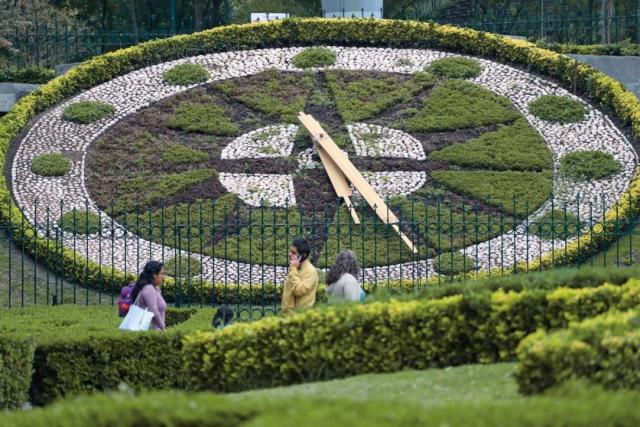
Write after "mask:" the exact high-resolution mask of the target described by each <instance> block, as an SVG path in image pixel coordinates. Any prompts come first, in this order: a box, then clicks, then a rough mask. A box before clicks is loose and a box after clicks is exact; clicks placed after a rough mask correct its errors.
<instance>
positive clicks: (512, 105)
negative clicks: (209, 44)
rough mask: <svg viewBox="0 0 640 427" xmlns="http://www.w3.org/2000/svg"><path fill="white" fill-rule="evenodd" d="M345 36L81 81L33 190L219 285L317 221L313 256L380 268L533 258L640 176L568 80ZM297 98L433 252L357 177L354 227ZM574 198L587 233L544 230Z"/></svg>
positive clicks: (258, 267)
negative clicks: (543, 222)
mask: <svg viewBox="0 0 640 427" xmlns="http://www.w3.org/2000/svg"><path fill="white" fill-rule="evenodd" d="M328 51H329V55H328V56H329V57H330V61H331V62H329V63H326V64H312V65H322V66H315V67H311V68H306V69H302V68H300V67H301V66H300V61H299V58H300V57H301V55H303V56H304V53H305V51H304V49H301V48H291V49H270V50H259V51H247V52H231V53H224V54H212V55H207V56H202V57H197V58H188V59H185V60H180V61H175V62H172V63H166V64H161V65H158V66H153V67H150V68H147V69H144V70H140V71H136V72H133V73H131V74H129V75H126V76H123V77H120V78H118V79H115V80H113V81H111V82H107V83H105V84H103V85H100V86H98V87H96V88H94V89H92V90H89V91H87V92H85V93H83V94H80V95H79V96H78V97H77V98H74V99H71V100H69V101H67V102H66V103H64V104H62V105H60V106H59V107H57V108H56V109H53V110H51V111H49V112H47V113H46V114H45V115H43V116H42V117H41V118H40V119H39V121H38V122H37V123H36V124H35V125H34V127H33V129H32V130H31V132H30V133H29V134H28V135H27V136H26V137H24V138H23V140H22V141H21V144H20V147H19V149H18V152H17V154H16V157H15V160H14V167H13V171H14V178H16V179H14V184H13V185H14V193H15V194H16V199H17V200H18V202H19V203H20V204H21V207H22V208H23V209H24V211H25V213H26V214H27V216H28V218H30V219H31V220H32V221H33V222H38V224H40V225H41V224H43V223H44V220H45V216H44V215H45V212H47V208H49V212H48V214H49V216H48V217H47V218H48V220H49V225H51V224H52V223H54V224H53V225H54V226H56V227H60V228H61V229H62V230H64V231H65V233H66V234H65V236H66V238H67V239H68V241H69V242H72V240H73V238H72V237H71V236H72V234H74V233H75V234H76V236H77V235H78V234H81V235H85V236H88V238H87V239H86V241H87V245H95V246H96V247H95V248H93V246H92V247H91V248H90V249H88V250H87V251H86V252H87V255H88V256H89V258H92V259H96V260H97V259H98V258H99V256H100V254H103V253H104V252H105V250H107V251H109V252H108V253H109V254H110V256H109V260H108V262H109V264H111V263H112V262H113V263H115V266H116V267H117V268H121V269H123V270H124V269H125V268H126V269H127V270H129V271H132V270H136V269H137V268H138V267H139V264H140V263H141V262H144V261H145V260H146V259H148V258H164V259H167V258H171V257H173V256H175V255H176V254H180V255H182V256H189V257H191V258H194V259H196V260H197V261H198V267H200V264H201V265H202V269H201V270H198V274H199V275H201V276H202V277H205V278H206V279H209V280H211V279H216V280H219V279H221V278H222V277H223V275H224V276H225V277H226V278H227V280H233V281H240V282H249V281H259V280H265V275H266V276H268V277H267V278H266V280H280V279H281V278H282V275H283V274H284V273H285V271H286V264H287V249H288V245H289V243H290V241H291V239H292V238H293V237H294V236H297V235H303V236H305V237H307V238H308V239H309V240H310V241H311V243H312V247H313V252H314V258H313V261H314V262H315V263H316V265H318V266H320V267H325V266H327V265H330V264H331V263H332V262H333V259H334V258H335V255H336V254H337V252H338V251H339V250H341V249H345V248H350V249H353V250H354V251H355V252H356V253H357V254H358V256H359V258H360V260H361V263H362V264H363V266H364V267H365V277H366V278H369V279H372V278H373V279H375V278H380V277H382V276H384V277H385V278H386V277H389V276H391V277H395V278H400V277H416V276H420V277H426V276H429V275H431V274H445V273H447V272H444V271H438V268H437V266H435V267H434V263H433V260H434V259H437V258H438V256H439V255H442V254H445V255H450V254H451V253H455V254H459V255H460V256H463V257H464V256H468V258H467V259H468V260H469V269H488V268H491V267H497V266H500V264H501V263H502V264H503V265H505V264H506V265H507V266H509V265H513V263H515V262H520V261H525V260H527V259H535V258H537V257H539V256H541V255H542V254H544V253H545V252H546V251H548V250H550V249H551V247H552V246H553V245H554V241H556V243H557V240H558V239H561V240H563V241H565V240H567V239H569V240H570V239H572V238H575V236H576V235H577V234H579V232H580V231H581V229H583V227H585V226H588V221H590V220H596V219H598V217H597V214H595V215H594V211H593V206H597V207H598V210H597V212H601V210H602V206H609V205H611V204H612V203H614V202H615V201H616V200H617V198H618V195H619V194H620V193H622V192H623V191H624V190H625V189H626V187H627V186H628V183H629V180H630V179H631V177H632V176H633V173H634V171H635V166H636V155H635V152H634V150H633V148H632V146H631V144H630V143H629V141H627V139H626V138H625V137H624V135H623V134H622V133H621V132H620V131H619V130H618V129H616V127H615V126H614V125H613V124H612V123H611V122H610V121H609V120H608V119H607V118H606V117H605V116H604V115H602V113H600V112H599V111H597V110H595V109H593V108H592V107H591V106H589V105H588V104H586V103H585V102H584V101H582V100H580V99H578V98H575V97H574V96H572V95H570V94H569V93H567V92H566V91H564V90H563V89H560V88H559V87H557V86H556V85H555V84H553V83H551V82H547V81H545V80H543V79H540V78H538V77H536V76H532V75H530V74H527V73H526V72H523V71H521V70H517V69H514V68H511V67H509V66H506V65H502V64H497V63H493V62H490V61H486V60H479V59H473V58H461V57H458V56H453V55H449V54H444V53H440V52H435V51H427V50H393V49H362V48H331V49H328ZM331 52H332V53H331ZM331 55H333V57H331ZM300 111H304V112H306V113H308V114H311V115H312V116H313V117H314V118H315V119H316V120H318V122H319V123H320V124H321V125H322V127H323V129H324V130H325V131H326V132H327V134H328V135H329V136H330V137H331V138H332V139H333V141H334V142H335V143H336V144H337V145H338V147H339V148H340V149H341V150H342V151H343V152H344V153H345V154H346V155H347V157H348V158H349V160H350V161H351V163H353V165H354V166H355V167H356V168H357V169H358V170H359V171H360V172H361V173H362V175H363V176H364V178H365V179H366V180H367V182H368V183H369V184H370V185H371V187H372V188H373V190H374V191H375V192H376V193H378V194H379V195H380V196H381V197H382V198H384V199H385V200H386V201H387V205H388V208H389V209H390V210H392V211H393V212H394V213H395V215H396V216H397V217H399V218H400V228H401V229H402V230H403V231H404V232H405V233H406V234H407V235H408V236H409V238H410V239H411V240H412V241H413V242H414V244H415V245H416V246H417V248H418V253H417V254H414V253H412V252H411V251H410V250H409V249H408V248H407V247H406V246H405V245H404V244H403V242H402V240H401V239H400V238H399V237H398V235H397V234H396V233H395V232H394V231H393V230H392V229H391V228H390V227H388V226H385V225H384V224H383V223H382V222H381V221H380V220H379V218H378V216H377V215H376V213H375V212H374V210H373V209H371V207H369V206H368V205H366V204H365V203H360V202H361V201H362V200H361V197H360V196H359V194H358V193H357V191H355V190H354V193H353V195H352V197H351V199H352V201H353V202H354V203H355V207H356V210H357V213H358V216H359V218H360V220H361V224H354V223H353V220H352V218H351V215H350V213H349V211H348V208H347V207H346V206H345V203H344V202H343V201H342V200H340V199H339V198H338V197H337V195H336V193H335V191H334V188H333V186H332V184H331V181H330V180H329V177H328V176H327V173H326V171H325V169H324V166H323V164H322V162H321V161H320V159H319V157H318V153H317V151H316V148H315V147H314V143H313V140H312V139H311V137H310V136H309V134H308V132H307V130H306V129H305V128H304V127H303V126H302V125H301V124H300V123H299V122H298V120H297V114H298V112H300ZM594 165H595V167H594ZM552 198H553V200H554V203H553V204H552V203H551V199H552ZM36 199H37V200H38V204H39V207H38V208H37V209H34V208H33V206H32V205H33V203H34V202H35V201H36ZM61 199H63V200H64V203H63V205H62V206H63V207H62V212H60V210H61V205H60V200H61ZM558 205H562V206H563V213H565V212H566V213H567V214H568V215H569V216H570V218H571V219H572V220H573V221H575V224H577V225H575V227H574V230H572V232H570V233H568V232H567V230H563V232H564V233H565V234H566V235H563V236H559V235H558V234H556V233H555V232H549V231H548V230H547V232H545V230H538V231H536V232H530V231H531V224H533V223H535V222H536V220H538V219H540V218H543V217H545V218H547V217H551V218H554V215H556V214H557V212H556V211H555V210H554V209H556V208H557V206H558ZM554 206H556V207H554ZM565 206H566V209H564V208H565ZM590 208H591V211H589V209H590ZM74 211H75V214H74ZM87 211H88V212H90V213H91V215H86V212H87ZM51 212H55V213H56V215H57V216H53V215H52V214H51ZM81 213H82V215H80V214H81ZM52 217H55V218H56V220H55V221H53V220H51V219H50V218H52ZM83 225H84V227H83ZM526 230H528V231H526ZM583 231H584V230H583ZM107 235H108V236H110V237H109V238H107V237H105V236H107ZM113 236H115V237H113ZM525 237H526V239H527V243H526V246H525V245H524V239H525ZM140 242H142V244H141V243H140ZM532 242H533V243H532ZM98 243H99V244H100V248H98V247H97V245H98ZM69 244H71V243H69ZM87 247H88V246H87ZM127 251H133V252H136V251H137V253H138V255H137V257H136V258H135V259H132V257H131V256H130V255H129V257H128V258H127V255H126V253H127ZM140 251H142V252H143V253H142V254H140ZM505 256H507V258H508V259H507V260H506V261H505V259H504V257H505ZM102 262H103V263H104V262H105V261H102ZM449 273H450V272H449Z"/></svg>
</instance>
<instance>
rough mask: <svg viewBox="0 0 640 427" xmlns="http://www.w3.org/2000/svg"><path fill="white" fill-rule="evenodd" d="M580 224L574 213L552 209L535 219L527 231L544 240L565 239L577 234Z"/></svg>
mask: <svg viewBox="0 0 640 427" xmlns="http://www.w3.org/2000/svg"><path fill="white" fill-rule="evenodd" d="M582 226H584V223H583V224H581V223H580V220H579V219H578V217H577V216H576V215H574V214H572V213H571V212H567V211H564V210H559V209H554V210H552V211H549V212H547V213H545V214H544V215H542V216H541V217H540V218H537V219H535V220H534V221H533V223H532V224H531V225H530V226H529V227H530V228H529V231H530V232H531V233H532V234H535V235H537V236H539V237H541V238H543V239H546V240H554V239H559V240H565V239H568V238H570V237H573V236H575V235H577V234H579V233H580V228H582Z"/></svg>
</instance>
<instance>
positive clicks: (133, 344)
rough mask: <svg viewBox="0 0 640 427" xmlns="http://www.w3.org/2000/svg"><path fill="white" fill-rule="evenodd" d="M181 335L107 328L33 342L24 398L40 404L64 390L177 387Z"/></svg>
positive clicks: (51, 399) (179, 375) (85, 390)
mask: <svg viewBox="0 0 640 427" xmlns="http://www.w3.org/2000/svg"><path fill="white" fill-rule="evenodd" d="M181 340H182V338H181V335H180V334H175V333H169V332H167V333H159V332H149V333H144V334H138V333H126V332H121V331H117V330H116V331H115V332H112V333H111V334H110V335H105V336H89V337H82V336H80V337H77V338H74V337H68V338H64V339H63V338H59V339H56V340H52V341H46V342H44V343H39V344H38V346H37V348H36V351H35V356H34V363H33V366H34V375H33V377H32V383H31V388H30V393H29V394H30V398H31V402H32V403H33V404H34V405H45V404H48V403H51V402H52V401H53V400H55V399H57V398H59V397H62V396H68V395H75V394H85V393H93V392H97V391H104V390H114V389H117V388H118V386H119V385H120V384H121V383H126V384H127V385H129V386H131V387H133V388H135V389H155V390H167V389H173V388H180V387H181V382H182V376H181V364H182V363H181V358H180V351H181V348H182V344H181Z"/></svg>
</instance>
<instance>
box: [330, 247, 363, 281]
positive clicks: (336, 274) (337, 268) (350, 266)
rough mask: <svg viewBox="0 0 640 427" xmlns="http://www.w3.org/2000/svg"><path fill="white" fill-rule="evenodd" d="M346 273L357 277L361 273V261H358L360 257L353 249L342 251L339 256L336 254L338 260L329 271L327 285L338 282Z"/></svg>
mask: <svg viewBox="0 0 640 427" xmlns="http://www.w3.org/2000/svg"><path fill="white" fill-rule="evenodd" d="M345 273H349V274H351V275H352V276H353V277H355V278H356V279H357V278H358V276H359V275H360V263H359V262H358V257H357V256H356V254H355V253H354V252H353V251H349V250H346V251H342V252H340V253H339V254H338V256H336V262H335V263H334V264H333V265H332V266H331V268H330V269H329V271H328V272H327V276H326V282H327V285H331V284H332V283H335V282H337V281H338V279H340V277H342V275H343V274H345Z"/></svg>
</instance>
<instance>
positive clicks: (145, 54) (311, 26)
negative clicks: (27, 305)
mask: <svg viewBox="0 0 640 427" xmlns="http://www.w3.org/2000/svg"><path fill="white" fill-rule="evenodd" d="M322 44H324V45H351V46H353V45H357V46H387V47H393V48H435V49H441V50H447V51H453V52H458V53H464V54H469V55H477V56H482V57H487V58H492V59H495V60H497V61H500V62H505V63H511V64H514V65H516V66H520V67H525V68H527V69H529V70H530V71H531V72H534V73H539V74H542V75H545V76H548V77H551V78H553V79H555V80H556V81H558V82H559V83H560V84H561V85H563V86H565V87H567V88H569V89H575V90H576V92H577V93H579V94H582V95H585V96H586V97H588V98H590V99H591V100H592V102H594V103H596V104H598V105H599V106H600V107H602V108H603V109H605V110H607V111H609V112H611V113H612V114H614V115H616V116H617V117H618V119H619V120H620V121H621V123H622V124H624V125H628V126H630V127H631V128H632V130H633V132H634V133H635V134H636V135H638V134H640V103H639V102H638V100H637V98H636V97H635V96H634V95H633V93H631V92H629V91H627V90H626V89H624V87H623V86H622V84H621V83H619V82H617V81H615V80H614V79H612V78H610V77H607V76H605V75H604V74H602V73H600V72H599V71H597V70H595V69H594V68H592V67H589V66H587V65H585V64H578V63H576V62H575V61H572V60H571V59H569V58H567V57H565V56H562V55H559V54H557V53H554V52H550V51H546V50H543V49H539V48H536V47H535V46H534V45H533V44H531V43H528V42H524V41H521V40H513V39H509V38H504V37H501V36H498V35H493V34H487V33H483V32H477V31H473V30H469V29H461V28H455V27H450V26H440V25H437V24H431V23H422V22H413V21H390V20H367V21H362V20H332V19H327V20H325V19H303V20H299V19H287V20H282V21H276V22H270V23H265V24H257V25H251V26H248V25H236V26H228V27H218V28H215V29H212V30H208V31H205V32H201V33H196V34H192V35H183V36H176V37H172V38H168V39H162V40H153V41H149V42H146V43H142V44H140V45H138V46H134V47H130V48H127V49H122V50H119V51H115V52H110V53H107V54H105V55H102V56H99V57H96V58H94V59H91V60H89V61H87V62H85V63H83V64H82V65H80V66H77V67H74V68H73V69H72V70H71V71H69V72H68V73H67V74H65V75H64V76H61V77H59V78H57V79H54V80H53V81H51V82H50V83H48V84H46V85H44V86H42V87H41V88H40V89H38V90H37V91H35V92H32V93H31V94H29V95H28V96H26V97H24V98H22V99H21V100H20V101H19V102H18V103H17V104H16V105H15V106H14V107H13V109H12V110H11V111H10V112H9V113H8V114H6V115H5V116H3V117H2V118H0V159H2V160H5V156H6V154H7V149H8V146H9V143H10V141H11V140H12V139H14V138H15V137H16V136H17V135H18V134H19V133H20V132H21V131H22V130H23V129H24V127H25V126H26V125H27V123H28V122H29V120H30V119H32V118H33V117H35V116H36V115H37V114H38V113H40V112H42V111H44V110H46V109H47V108H50V107H52V106H54V105H56V104H58V103H60V102H61V101H62V100H64V99H66V98H68V97H70V96H72V95H74V94H77V93H79V92H81V91H83V90H86V89H89V88H91V87H94V86H96V85H98V84H100V83H103V82H105V81H108V80H111V79H113V78H116V77H118V76H121V75H124V74H126V73H129V72H132V71H134V70H137V69H141V68H144V67H147V66H150V65H153V64H158V63H162V62H166V61H170V60H174V59H179V58H183V57H186V56H194V55H201V54H208V53H213V52H222V51H228V50H237V49H252V48H266V47H280V46H301V45H303V46H305V45H322ZM639 196H640V179H638V178H637V177H634V179H633V181H632V183H631V185H630V186H629V189H628V190H627V192H626V193H625V194H624V195H623V197H622V201H621V202H620V203H619V204H618V205H616V206H614V207H613V208H612V209H611V210H610V211H609V213H608V214H607V216H606V221H605V222H603V223H602V224H596V226H595V231H596V232H594V233H589V234H586V235H584V236H582V237H581V239H580V241H579V243H578V242H574V243H570V244H568V245H567V246H566V247H563V248H560V249H557V250H556V253H555V254H549V255H546V256H544V257H543V258H542V259H540V260H538V261H536V262H533V263H530V264H528V265H519V266H517V268H518V269H521V270H524V269H532V270H536V269H538V268H547V267H550V266H557V265H558V264H562V263H573V262H576V261H579V260H580V259H582V258H584V257H585V256H587V254H588V253H592V252H593V251H595V250H598V249H599V248H601V247H604V245H606V244H607V243H609V241H608V240H606V239H612V238H613V237H614V236H615V235H616V234H615V233H612V232H611V231H614V230H615V228H616V227H617V225H616V224H619V222H618V221H613V219H615V218H617V219H618V220H623V219H624V218H627V217H630V216H635V215H637V214H638V208H637V207H638V206H640V203H638V199H639V198H640V197H639ZM10 197H11V196H10V191H9V189H8V187H7V181H6V177H4V176H2V177H0V198H3V199H8V198H10ZM0 219H1V220H3V221H5V222H9V223H11V224H13V226H14V228H13V229H14V230H15V238H16V239H18V240H20V241H23V242H25V251H26V252H27V253H30V254H32V255H37V257H38V259H39V260H41V262H43V263H44V264H46V265H47V266H48V267H50V268H52V270H54V271H56V272H59V273H63V274H64V277H66V278H69V279H73V280H77V281H79V282H81V283H84V284H86V286H88V287H90V288H93V289H110V290H112V291H116V290H117V289H119V288H120V287H121V286H123V285H124V284H126V283H127V282H130V281H131V280H132V276H131V275H126V276H125V274H124V273H123V272H120V271H116V270H112V269H110V268H104V267H101V266H99V265H97V264H96V263H94V262H86V261H85V260H84V259H82V257H81V256H78V254H74V252H73V251H71V250H69V249H63V250H58V251H50V250H48V249H47V248H49V247H56V246H55V243H54V242H47V241H46V240H45V239H43V238H38V237H35V236H34V232H33V230H31V229H23V228H21V227H20V224H21V223H22V221H25V223H26V219H25V218H24V216H23V215H22V212H21V211H20V209H19V208H18V207H16V206H15V205H13V206H12V205H10V204H6V203H5V204H2V205H1V206H0ZM604 229H606V230H605V231H609V232H605V233H601V232H599V231H602V230H604ZM603 236H607V237H603ZM61 266H62V267H61ZM60 269H62V270H63V271H60Z"/></svg>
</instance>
